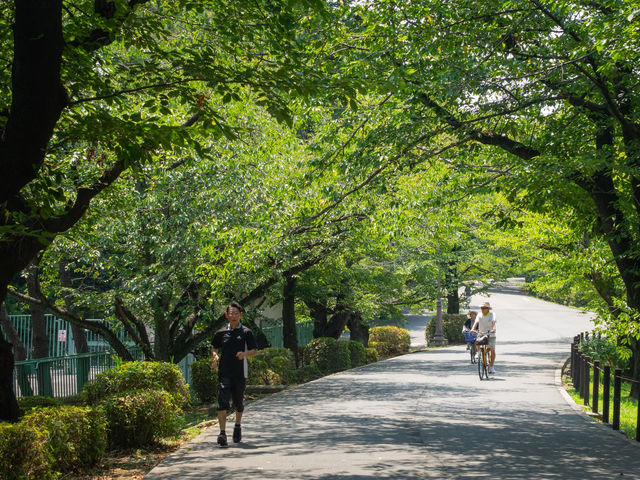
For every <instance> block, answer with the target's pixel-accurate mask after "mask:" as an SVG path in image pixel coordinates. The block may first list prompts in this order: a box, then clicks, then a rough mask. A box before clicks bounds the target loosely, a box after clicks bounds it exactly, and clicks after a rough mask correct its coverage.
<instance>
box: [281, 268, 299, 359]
mask: <svg viewBox="0 0 640 480" xmlns="http://www.w3.org/2000/svg"><path fill="white" fill-rule="evenodd" d="M296 281H297V278H296V277H288V278H287V279H286V282H285V284H284V288H283V291H282V295H283V300H282V340H283V344H284V347H285V348H288V349H289V350H291V352H292V353H293V357H294V358H295V360H296V365H298V334H297V333H296V311H295V305H296Z"/></svg>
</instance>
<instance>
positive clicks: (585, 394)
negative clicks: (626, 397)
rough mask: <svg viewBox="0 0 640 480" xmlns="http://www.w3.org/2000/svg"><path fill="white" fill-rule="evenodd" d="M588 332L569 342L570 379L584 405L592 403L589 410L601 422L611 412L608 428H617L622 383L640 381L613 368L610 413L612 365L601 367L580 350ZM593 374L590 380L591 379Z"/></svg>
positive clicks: (639, 424)
mask: <svg viewBox="0 0 640 480" xmlns="http://www.w3.org/2000/svg"><path fill="white" fill-rule="evenodd" d="M588 336H589V334H588V333H581V334H580V335H576V336H575V337H574V339H573V342H572V343H571V365H570V375H571V378H572V380H573V387H574V388H575V389H576V390H577V391H578V393H579V395H580V398H582V400H583V402H584V405H588V406H591V412H592V413H593V414H594V415H596V416H598V417H600V418H601V420H602V422H603V423H609V416H610V413H611V428H613V430H620V399H621V392H622V382H628V383H632V384H640V382H638V381H637V380H635V379H633V378H628V377H624V376H623V375H622V370H621V369H619V368H616V369H614V371H613V405H612V406H613V411H612V412H609V407H610V404H611V384H612V382H611V379H612V376H611V367H610V366H609V365H604V366H601V365H600V362H599V361H597V360H594V361H591V359H590V358H589V357H588V356H587V355H585V354H584V353H581V352H580V343H581V341H582V340H583V339H584V338H588ZM592 377H593V379H592ZM600 385H602V411H601V412H600V411H599V408H600V405H599V401H600ZM635 439H636V441H638V442H640V405H639V406H638V408H637V414H636V432H635Z"/></svg>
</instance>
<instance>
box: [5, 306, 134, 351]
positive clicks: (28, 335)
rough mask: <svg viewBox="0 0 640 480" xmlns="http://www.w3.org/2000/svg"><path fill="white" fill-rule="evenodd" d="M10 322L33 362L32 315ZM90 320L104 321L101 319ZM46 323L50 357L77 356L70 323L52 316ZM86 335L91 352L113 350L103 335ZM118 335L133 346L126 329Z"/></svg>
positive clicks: (13, 316)
mask: <svg viewBox="0 0 640 480" xmlns="http://www.w3.org/2000/svg"><path fill="white" fill-rule="evenodd" d="M9 320H11V323H12V324H13V326H14V328H15V329H16V331H17V332H18V338H19V339H20V342H21V343H22V345H23V346H24V348H25V350H26V352H27V360H32V359H33V329H32V328H31V315H9ZM88 320H91V321H102V320H100V319H88ZM45 322H46V323H45V325H46V327H45V328H46V334H47V339H48V342H49V355H50V356H51V357H62V356H65V355H75V353H76V349H75V344H74V341H73V331H72V330H71V325H70V324H69V322H67V321H66V320H63V319H61V318H57V317H56V316H54V315H51V314H47V315H45ZM0 330H1V329H0ZM3 333H4V332H3ZM85 335H86V336H87V345H88V347H89V352H102V351H106V350H111V347H110V346H109V344H108V343H107V341H106V340H105V339H104V338H102V336H101V335H98V334H97V333H94V332H91V331H89V330H85ZM116 335H117V336H118V338H119V339H120V340H121V341H122V342H123V343H124V344H125V345H129V346H133V341H132V340H131V338H130V337H129V335H128V333H127V332H126V331H125V330H124V329H122V328H121V329H119V330H117V331H116Z"/></svg>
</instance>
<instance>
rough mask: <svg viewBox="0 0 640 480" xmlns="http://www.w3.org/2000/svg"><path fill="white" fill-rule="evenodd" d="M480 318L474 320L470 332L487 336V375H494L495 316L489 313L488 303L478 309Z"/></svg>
mask: <svg viewBox="0 0 640 480" xmlns="http://www.w3.org/2000/svg"><path fill="white" fill-rule="evenodd" d="M480 312H481V314H480V316H478V317H477V318H476V321H475V323H474V324H473V327H472V328H471V331H472V332H478V335H479V336H481V335H489V344H488V347H489V373H496V369H495V368H494V367H493V364H494V362H495V361H496V314H495V313H493V312H492V311H491V305H490V304H489V302H485V303H483V304H482V306H481V307H480Z"/></svg>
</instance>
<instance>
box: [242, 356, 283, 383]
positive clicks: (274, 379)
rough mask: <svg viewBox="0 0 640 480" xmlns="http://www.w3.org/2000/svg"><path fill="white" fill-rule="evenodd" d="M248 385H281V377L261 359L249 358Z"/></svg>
mask: <svg viewBox="0 0 640 480" xmlns="http://www.w3.org/2000/svg"><path fill="white" fill-rule="evenodd" d="M247 384H248V385H282V377H281V376H280V375H279V374H278V373H277V372H275V371H273V370H272V369H271V368H269V365H268V364H267V362H266V361H265V360H263V359H261V358H257V357H252V358H249V378H248V379H247Z"/></svg>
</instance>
